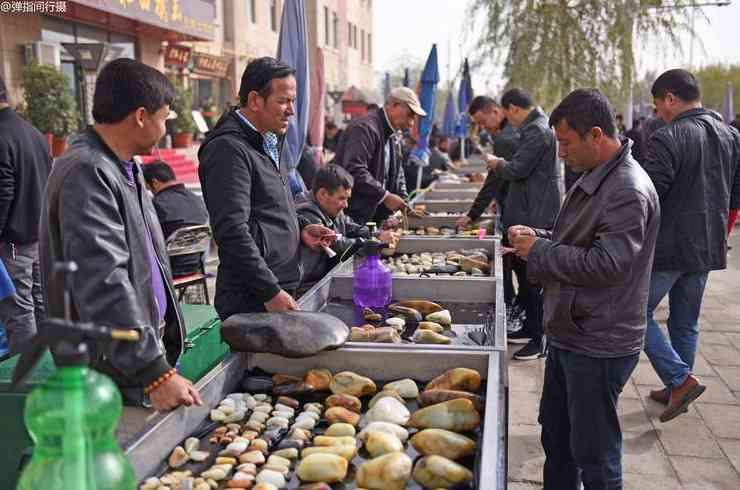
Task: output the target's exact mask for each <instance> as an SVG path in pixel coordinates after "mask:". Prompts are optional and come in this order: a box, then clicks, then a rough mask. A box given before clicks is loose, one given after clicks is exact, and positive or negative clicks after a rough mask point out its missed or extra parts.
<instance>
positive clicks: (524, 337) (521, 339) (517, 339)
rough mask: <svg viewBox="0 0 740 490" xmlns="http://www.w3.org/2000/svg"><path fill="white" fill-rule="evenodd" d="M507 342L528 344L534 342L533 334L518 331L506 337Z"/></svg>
mask: <svg viewBox="0 0 740 490" xmlns="http://www.w3.org/2000/svg"><path fill="white" fill-rule="evenodd" d="M506 340H508V342H509V343H510V344H528V343H529V342H530V341H531V340H532V334H530V333H527V332H525V331H524V330H522V329H519V330H517V331H516V332H513V333H511V334H508V335H507V336H506Z"/></svg>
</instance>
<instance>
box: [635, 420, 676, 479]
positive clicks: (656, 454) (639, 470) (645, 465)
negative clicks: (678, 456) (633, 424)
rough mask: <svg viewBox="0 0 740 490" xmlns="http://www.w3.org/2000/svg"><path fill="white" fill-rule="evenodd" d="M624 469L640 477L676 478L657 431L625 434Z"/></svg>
mask: <svg viewBox="0 0 740 490" xmlns="http://www.w3.org/2000/svg"><path fill="white" fill-rule="evenodd" d="M622 436H623V445H622V453H623V457H622V468H623V470H624V471H628V472H630V473H636V474H640V475H657V476H675V474H674V472H673V468H671V464H670V462H669V461H668V457H667V456H666V455H665V453H664V452H663V450H662V448H661V446H660V443H659V442H658V437H657V435H656V431H655V430H652V429H650V430H646V431H642V432H624V433H623V434H622Z"/></svg>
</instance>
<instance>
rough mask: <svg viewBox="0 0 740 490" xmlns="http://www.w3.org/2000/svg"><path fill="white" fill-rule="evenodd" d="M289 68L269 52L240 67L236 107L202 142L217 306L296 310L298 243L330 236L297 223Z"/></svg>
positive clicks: (222, 311)
mask: <svg viewBox="0 0 740 490" xmlns="http://www.w3.org/2000/svg"><path fill="white" fill-rule="evenodd" d="M295 100H296V79H295V70H294V69H293V68H291V67H290V66H288V65H286V64H285V63H283V62H281V61H279V60H277V59H275V58H270V57H263V58H257V59H255V60H252V61H251V62H250V63H249V64H248V65H247V67H246V68H245V69H244V73H243V74H242V80H241V86H240V88H239V104H240V105H239V107H233V108H232V109H231V110H229V111H227V112H226V113H224V115H223V116H221V119H220V120H219V121H218V122H217V123H216V126H215V127H214V128H213V130H212V131H210V132H209V133H208V134H207V135H206V139H205V141H204V142H203V144H202V145H201V147H200V150H199V152H198V158H199V160H200V166H199V167H198V175H199V177H200V182H201V187H202V189H203V198H204V199H205V202H206V207H207V208H208V214H209V215H210V218H211V228H212V229H213V233H214V237H215V239H216V243H217V244H218V256H219V259H220V261H219V266H218V275H217V278H216V298H215V301H214V303H215V307H216V311H218V314H219V316H220V317H221V319H222V320H225V319H227V318H228V317H230V316H231V315H234V314H237V313H253V312H263V311H268V312H280V311H288V310H297V309H298V304H297V303H296V301H295V299H294V298H293V294H295V292H296V289H297V288H298V286H299V284H300V281H301V266H300V254H299V246H300V243H301V241H303V243H305V244H306V245H307V246H309V247H310V248H312V249H316V248H318V247H319V246H320V245H325V246H328V245H329V244H331V242H332V241H333V239H334V236H335V235H334V233H333V232H332V231H331V230H328V229H327V228H326V227H324V226H321V225H315V224H306V223H305V222H303V223H301V224H300V225H299V220H298V217H297V216H296V212H295V203H294V202H293V197H292V195H291V193H290V189H289V188H288V167H287V165H286V162H284V161H283V159H282V158H281V157H282V153H283V151H282V150H283V146H284V144H285V134H286V132H287V130H288V122H289V121H290V118H291V117H293V115H294V114H295Z"/></svg>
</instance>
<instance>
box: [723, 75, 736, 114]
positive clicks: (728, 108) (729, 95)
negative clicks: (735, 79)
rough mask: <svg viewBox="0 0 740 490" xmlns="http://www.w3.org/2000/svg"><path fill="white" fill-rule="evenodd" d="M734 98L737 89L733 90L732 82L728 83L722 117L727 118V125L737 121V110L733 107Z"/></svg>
mask: <svg viewBox="0 0 740 490" xmlns="http://www.w3.org/2000/svg"><path fill="white" fill-rule="evenodd" d="M734 97H735V89H733V88H732V84H731V83H730V82H727V87H725V102H724V104H723V105H722V117H724V118H725V122H726V123H727V124H730V123H731V122H732V121H733V119H735V108H734V107H733V105H734V104H733V98H734Z"/></svg>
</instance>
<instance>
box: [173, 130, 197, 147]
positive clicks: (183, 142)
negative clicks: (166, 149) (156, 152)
mask: <svg viewBox="0 0 740 490" xmlns="http://www.w3.org/2000/svg"><path fill="white" fill-rule="evenodd" d="M191 146H193V133H175V134H173V135H172V147H173V148H190V147H191Z"/></svg>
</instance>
